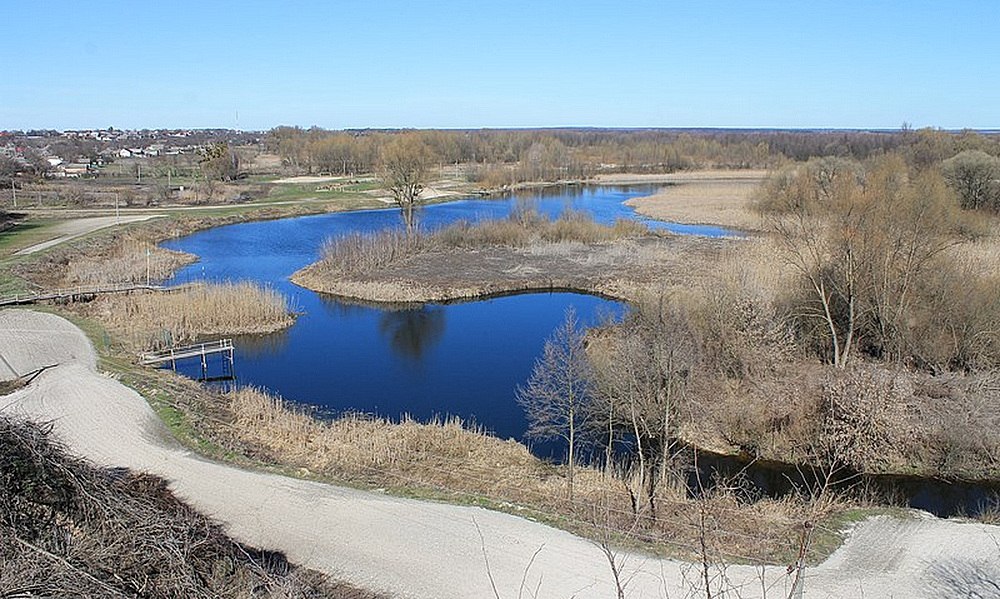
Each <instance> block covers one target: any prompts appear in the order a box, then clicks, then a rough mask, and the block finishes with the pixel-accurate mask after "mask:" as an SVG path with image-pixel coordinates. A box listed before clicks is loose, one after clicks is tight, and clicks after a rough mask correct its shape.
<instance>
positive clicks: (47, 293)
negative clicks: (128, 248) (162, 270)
mask: <svg viewBox="0 0 1000 599" xmlns="http://www.w3.org/2000/svg"><path fill="white" fill-rule="evenodd" d="M183 287H184V286H183V285H181V286H177V287H164V286H162V285H146V284H138V285H137V284H135V283H116V284H110V285H79V286H77V287H67V288H65V289H46V290H43V291H36V292H34V293H20V294H14V295H8V296H5V297H0V306H16V305H19V304H34V303H38V302H41V301H45V300H55V299H70V300H72V299H75V298H81V297H87V296H93V295H101V294H104V293H127V292H129V291H176V290H178V289H182V288H183Z"/></svg>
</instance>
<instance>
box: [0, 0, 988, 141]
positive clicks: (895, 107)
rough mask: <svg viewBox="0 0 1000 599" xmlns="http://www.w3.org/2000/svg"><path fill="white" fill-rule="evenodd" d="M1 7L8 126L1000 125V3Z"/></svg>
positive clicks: (0, 111) (17, 1)
mask: <svg viewBox="0 0 1000 599" xmlns="http://www.w3.org/2000/svg"><path fill="white" fill-rule="evenodd" d="M0 8H2V12H3V16H4V19H3V20H4V27H3V34H2V35H0V64H3V65H4V68H3V74H2V76H0V129H24V128H56V129H67V128H86V127H102V128H103V127H108V126H115V127H119V128H142V127H150V128H153V127H234V126H235V125H236V124H237V123H236V120H235V119H236V111H237V110H238V111H239V127H240V128H243V129H267V128H270V127H273V126H275V125H279V124H288V125H301V126H311V125H318V126H321V127H327V128H346V127H507V126H516V127H539V126H600V127H632V126H635V127H846V128H854V127H857V128H897V127H899V126H900V125H901V124H902V123H903V122H904V121H905V122H908V123H910V124H911V125H913V126H914V127H924V126H933V127H943V128H963V127H971V128H1000V1H998V0H982V1H971V0H950V1H945V0H940V1H934V2H931V1H903V0H899V1H894V2H889V1H878V0H867V1H862V0H838V1H832V0H831V1H819V0H817V1H815V2H814V1H811V0H786V1H755V0H732V1H721V0H719V1H712V0H687V1H685V2H674V1H667V0H661V1H644V0H643V1H628V0H621V1H609V2H597V1H591V0H576V1H571V0H566V1H551V2H546V1H544V0H535V1H520V0H505V1H496V0H478V1H477V0H467V1H462V2H459V1H433V0H430V1H421V0H408V1H398V2H387V1H386V2H381V1H379V0H369V1H336V0H330V1H295V0H281V1H279V0H274V1H271V2H264V1H255V0H243V1H238V2H237V1H233V2H223V1H208V0H202V1H188V0H169V1H167V0H165V1H162V2H161V1H155V2H154V1H146V0H127V1H125V0H123V1H120V2H111V1H100V0H92V1H89V2H80V1H72V2H70V1H62V0H56V1H53V0H48V1H39V0H3V3H2V5H0Z"/></svg>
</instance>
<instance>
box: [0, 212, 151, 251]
mask: <svg viewBox="0 0 1000 599" xmlns="http://www.w3.org/2000/svg"><path fill="white" fill-rule="evenodd" d="M162 216H164V215H163V214H130V215H125V216H121V217H117V216H97V217H92V218H74V219H72V220H67V221H64V222H61V223H57V224H55V225H52V227H50V228H49V230H48V232H49V234H50V235H53V236H54V237H53V238H52V239H49V240H47V241H43V242H41V243H36V244H34V245H31V246H28V247H26V248H23V249H20V250H18V251H16V252H14V254H15V255H17V256H26V255H28V254H34V253H35V252H40V251H42V250H44V249H47V248H50V247H52V246H54V245H58V244H60V243H63V242H65V241H69V240H70V239H75V238H77V237H81V236H83V235H86V234H87V233H93V232H94V231H97V230H100V229H104V228H107V227H113V226H115V225H118V224H122V225H124V224H127V223H136V222H141V221H145V220H150V219H153V218H160V217H162Z"/></svg>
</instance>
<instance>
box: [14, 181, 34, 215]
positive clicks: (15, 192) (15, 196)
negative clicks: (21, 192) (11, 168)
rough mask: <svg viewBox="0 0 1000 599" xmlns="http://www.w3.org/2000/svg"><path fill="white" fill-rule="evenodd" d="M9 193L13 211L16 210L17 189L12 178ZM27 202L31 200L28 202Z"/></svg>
mask: <svg viewBox="0 0 1000 599" xmlns="http://www.w3.org/2000/svg"><path fill="white" fill-rule="evenodd" d="M10 193H11V195H13V196H14V209H15V210H16V209H17V187H15V186H14V177H11V178H10ZM28 201H29V202H30V201H31V200H28Z"/></svg>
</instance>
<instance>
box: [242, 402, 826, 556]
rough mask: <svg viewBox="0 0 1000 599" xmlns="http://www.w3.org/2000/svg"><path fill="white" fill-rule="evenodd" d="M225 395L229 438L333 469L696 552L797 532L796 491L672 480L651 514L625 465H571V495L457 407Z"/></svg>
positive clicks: (757, 547) (559, 478) (261, 455)
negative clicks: (396, 407)
mask: <svg viewBox="0 0 1000 599" xmlns="http://www.w3.org/2000/svg"><path fill="white" fill-rule="evenodd" d="M226 400H227V406H226V407H227V408H228V410H227V411H228V412H229V413H230V416H229V419H230V421H231V424H232V426H226V427H224V430H225V431H226V432H225V434H227V435H231V436H232V439H231V440H230V442H229V444H230V445H232V446H234V447H239V448H241V449H242V450H243V451H246V452H249V453H251V454H255V457H256V458H258V459H262V460H264V461H267V462H274V463H279V464H283V465H286V466H293V467H296V468H300V469H306V470H308V471H309V472H310V473H312V474H314V475H320V476H326V477H333V478H334V479H337V480H348V481H356V482H363V483H365V484H368V485H375V486H379V487H388V488H401V489H424V490H427V491H432V492H437V493H445V494H446V495H450V496H459V497H461V496H467V497H473V498H486V499H489V500H490V501H491V502H493V503H495V504H501V505H508V506H509V507H511V508H513V509H515V510H516V511H520V510H523V509H525V508H527V509H528V510H530V511H534V512H539V513H541V514H546V515H547V517H549V518H552V519H554V521H557V522H560V523H561V524H562V525H563V526H566V527H568V528H570V529H572V530H576V531H578V532H582V533H584V534H589V535H591V536H595V535H596V536H597V537H599V538H600V537H611V538H615V539H618V540H619V541H621V540H626V541H630V542H640V543H653V544H654V545H655V544H659V546H660V547H667V548H669V549H670V550H671V552H672V553H674V554H679V555H684V556H687V557H692V556H694V555H695V554H696V553H697V547H698V544H699V543H700V541H701V537H704V538H705V540H706V542H707V543H708V544H709V545H710V550H711V551H712V552H713V554H715V555H725V556H727V557H728V558H732V559H741V560H748V561H755V560H760V561H774V560H781V559H785V558H787V557H788V555H789V554H790V552H791V551H792V550H793V545H794V539H795V536H796V535H797V534H798V530H797V528H796V524H795V523H796V522H801V521H802V520H803V518H804V514H805V513H806V510H807V509H808V508H807V506H806V505H805V504H804V503H803V502H801V501H799V500H795V499H787V500H780V501H778V500H766V499H765V500H760V501H756V502H753V503H747V502H744V501H741V500H738V499H737V496H736V495H735V494H732V493H725V492H722V493H718V494H716V495H713V496H711V497H710V498H708V499H707V500H705V501H701V502H699V501H694V500H689V499H686V498H685V495H684V492H683V491H676V490H675V491H665V492H664V493H668V494H664V495H661V496H660V497H659V498H658V506H659V507H658V511H657V514H656V515H655V517H654V516H653V515H652V514H650V513H648V512H646V513H641V514H639V515H638V516H637V515H636V514H635V513H634V512H633V511H632V509H633V508H632V503H631V499H630V496H629V494H628V491H627V490H626V485H625V484H624V483H623V482H622V476H623V474H622V473H608V472H605V471H603V470H601V469H599V468H593V467H584V468H578V469H577V471H576V474H575V476H574V484H573V491H574V494H573V498H572V499H570V498H568V496H567V482H566V470H565V467H563V466H557V465H552V464H549V463H546V462H543V461H541V460H539V459H538V458H537V457H535V456H534V455H532V454H531V452H530V451H529V450H528V448H527V447H525V446H524V445H522V444H520V443H518V442H515V441H513V440H506V441H504V440H501V439H498V438H495V437H492V436H490V435H489V434H487V433H485V432H483V431H481V430H477V429H470V428H468V427H467V426H466V425H464V423H463V422H462V421H460V420H459V419H455V418H449V419H446V420H439V421H434V422H430V423H418V422H415V421H413V420H411V419H404V420H403V421H402V422H399V423H393V422H390V421H387V420H384V419H379V418H371V417H366V416H362V415H346V416H343V417H340V418H337V419H333V420H320V419H318V418H315V417H314V416H313V415H311V414H310V413H308V412H306V411H304V410H303V409H302V408H299V407H296V406H294V405H291V404H288V403H287V402H285V401H283V400H282V399H280V398H278V397H275V396H273V395H269V394H268V393H266V392H263V391H260V390H257V389H249V388H244V389H240V390H238V391H236V392H232V393H229V394H226ZM626 476H627V475H626ZM825 509H829V506H828V508H825ZM702 512H704V513H705V514H706V520H705V524H704V526H702V525H701V524H700V520H699V518H700V515H701V514H702ZM826 513H828V512H827V511H824V514H826Z"/></svg>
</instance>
